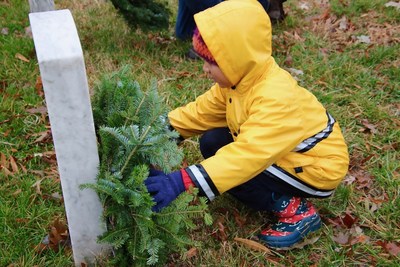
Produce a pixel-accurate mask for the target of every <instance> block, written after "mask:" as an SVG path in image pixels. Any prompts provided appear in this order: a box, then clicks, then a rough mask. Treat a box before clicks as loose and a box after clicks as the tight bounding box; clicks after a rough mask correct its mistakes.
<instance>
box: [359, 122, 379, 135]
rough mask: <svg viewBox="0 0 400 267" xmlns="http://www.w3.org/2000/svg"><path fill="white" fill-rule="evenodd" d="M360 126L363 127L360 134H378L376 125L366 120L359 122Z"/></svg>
mask: <svg viewBox="0 0 400 267" xmlns="http://www.w3.org/2000/svg"><path fill="white" fill-rule="evenodd" d="M361 123H362V125H364V127H365V128H364V129H362V132H370V133H372V134H376V133H378V130H377V127H376V125H374V124H372V123H370V122H369V121H368V120H367V119H363V120H361Z"/></svg>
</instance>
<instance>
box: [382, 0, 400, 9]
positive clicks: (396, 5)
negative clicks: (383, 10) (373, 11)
mask: <svg viewBox="0 0 400 267" xmlns="http://www.w3.org/2000/svg"><path fill="white" fill-rule="evenodd" d="M385 7H395V8H396V9H400V3H396V2H393V1H390V2H387V3H386V4H385Z"/></svg>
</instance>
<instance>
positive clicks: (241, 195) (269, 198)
mask: <svg viewBox="0 0 400 267" xmlns="http://www.w3.org/2000/svg"><path fill="white" fill-rule="evenodd" d="M231 142H233V138H232V136H231V134H230V133H229V130H228V129H227V128H219V129H213V130H210V131H207V132H206V133H205V134H204V135H203V136H202V137H201V138H200V151H201V153H202V154H203V157H204V158H208V157H211V156H213V155H215V153H216V152H217V151H218V150H219V149H220V148H221V147H223V146H225V145H227V144H229V143H231ZM274 170H275V171H274V173H275V174H273V173H272V172H271V171H267V170H266V171H264V172H262V173H260V174H259V175H257V176H256V177H254V178H253V179H251V180H249V181H247V182H246V183H244V184H241V185H239V186H237V187H234V188H232V189H230V190H229V191H228V193H229V194H231V195H232V196H233V197H235V198H236V199H238V200H239V201H241V202H242V203H244V204H245V205H247V206H248V207H251V208H253V209H255V210H260V211H272V212H274V213H275V215H276V216H277V218H278V222H277V223H275V224H273V225H272V226H271V227H270V228H267V229H265V230H263V231H262V232H261V233H260V235H259V238H260V240H261V241H263V242H264V243H266V244H267V245H268V246H270V247H275V248H282V247H290V246H292V245H294V244H296V243H298V242H299V241H301V240H302V239H303V238H304V237H305V236H306V235H307V234H309V233H311V232H313V231H316V230H318V229H319V228H320V227H321V219H320V217H319V215H318V213H317V211H316V210H315V208H314V207H313V206H312V204H311V203H310V202H308V201H307V200H306V199H305V198H306V197H315V195H313V191H314V192H317V191H316V190H315V189H313V188H310V187H308V186H307V185H305V184H302V185H299V186H298V187H295V186H293V185H291V184H289V183H288V182H286V181H288V180H289V179H291V178H293V179H296V178H295V177H285V179H286V181H285V179H282V177H280V176H284V175H289V174H287V173H285V172H284V170H282V175H280V174H279V170H280V168H279V167H277V166H275V165H274ZM297 182H298V181H297ZM299 187H300V188H301V189H299ZM315 194H324V192H318V193H315ZM329 194H330V192H326V196H329Z"/></svg>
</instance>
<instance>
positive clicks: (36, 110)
mask: <svg viewBox="0 0 400 267" xmlns="http://www.w3.org/2000/svg"><path fill="white" fill-rule="evenodd" d="M26 112H28V113H30V114H47V107H45V106H40V107H36V108H28V109H27V110H26Z"/></svg>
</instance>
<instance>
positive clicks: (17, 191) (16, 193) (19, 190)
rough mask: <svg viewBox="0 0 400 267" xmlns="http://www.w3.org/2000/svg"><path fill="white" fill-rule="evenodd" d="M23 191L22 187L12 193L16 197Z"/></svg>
mask: <svg viewBox="0 0 400 267" xmlns="http://www.w3.org/2000/svg"><path fill="white" fill-rule="evenodd" d="M21 193H22V190H21V189H17V190H16V191H15V192H14V193H12V195H13V196H14V197H15V196H18V195H19V194H21Z"/></svg>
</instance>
